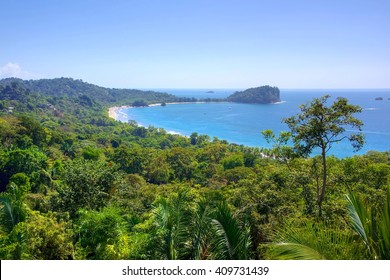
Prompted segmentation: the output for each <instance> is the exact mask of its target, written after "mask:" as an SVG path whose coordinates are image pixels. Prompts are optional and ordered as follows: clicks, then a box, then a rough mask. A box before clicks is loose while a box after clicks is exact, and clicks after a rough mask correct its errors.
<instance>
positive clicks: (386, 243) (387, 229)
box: [379, 188, 390, 260]
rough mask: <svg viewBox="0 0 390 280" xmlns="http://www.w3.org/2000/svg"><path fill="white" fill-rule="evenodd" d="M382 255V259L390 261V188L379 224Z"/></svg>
mask: <svg viewBox="0 0 390 280" xmlns="http://www.w3.org/2000/svg"><path fill="white" fill-rule="evenodd" d="M379 232H380V243H379V244H380V248H379V249H380V255H381V258H382V259H386V260H389V259H390V188H388V189H387V193H386V203H385V206H384V208H383V212H382V215H381V219H380V223H379Z"/></svg>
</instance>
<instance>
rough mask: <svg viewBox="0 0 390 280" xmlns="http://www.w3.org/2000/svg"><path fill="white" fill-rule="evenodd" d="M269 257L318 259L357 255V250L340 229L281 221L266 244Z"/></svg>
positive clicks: (355, 256)
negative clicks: (272, 238) (280, 227)
mask: <svg viewBox="0 0 390 280" xmlns="http://www.w3.org/2000/svg"><path fill="white" fill-rule="evenodd" d="M269 249H270V251H269V253H270V257H271V258H273V259H294V260H312V259H316V260H321V259H359V258H361V257H362V256H361V254H360V253H359V250H358V249H357V248H356V246H353V239H352V238H351V236H350V235H349V234H348V232H345V231H344V230H340V229H334V228H331V227H328V226H327V225H326V224H322V223H320V224H318V223H317V224H313V223H310V222H306V223H304V224H303V225H301V226H295V225H293V224H287V225H285V227H284V229H283V230H280V231H278V232H277V233H276V237H275V242H274V243H272V244H270V246H269Z"/></svg>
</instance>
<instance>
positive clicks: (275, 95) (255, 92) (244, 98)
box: [227, 86, 280, 104]
mask: <svg viewBox="0 0 390 280" xmlns="http://www.w3.org/2000/svg"><path fill="white" fill-rule="evenodd" d="M227 101H230V102H238V103H260V104H267V103H275V102H280V91H279V89H278V88H277V87H270V86H261V87H256V88H249V89H246V90H244V91H237V92H235V93H233V94H232V95H230V96H229V97H228V98H227Z"/></svg>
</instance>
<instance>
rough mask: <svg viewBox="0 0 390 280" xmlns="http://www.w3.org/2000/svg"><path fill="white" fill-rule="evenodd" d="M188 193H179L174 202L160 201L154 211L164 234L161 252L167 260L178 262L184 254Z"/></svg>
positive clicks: (158, 225)
mask: <svg viewBox="0 0 390 280" xmlns="http://www.w3.org/2000/svg"><path fill="white" fill-rule="evenodd" d="M185 201H186V193H185V192H184V191H179V192H178V195H177V197H176V198H175V199H174V200H173V201H167V200H166V199H160V201H159V202H158V204H157V206H156V207H155V208H154V209H153V214H154V218H155V222H156V225H157V227H158V228H159V230H160V233H161V234H162V239H163V242H162V244H161V251H162V253H163V255H164V257H165V258H166V259H169V260H177V259H179V258H180V256H181V255H182V254H183V252H182V249H183V248H184V244H185V240H186V236H187V234H188V232H187V224H188V223H187V220H186V219H187V217H186V211H185V207H184V206H185Z"/></svg>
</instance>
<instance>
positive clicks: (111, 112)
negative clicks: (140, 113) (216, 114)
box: [108, 101, 210, 121]
mask: <svg viewBox="0 0 390 280" xmlns="http://www.w3.org/2000/svg"><path fill="white" fill-rule="evenodd" d="M203 103H210V102H204V101H199V102H170V103H165V104H166V105H180V104H203ZM161 105H162V103H153V104H149V105H148V106H145V107H156V106H161ZM129 108H136V107H134V106H130V105H124V106H114V107H110V108H108V117H110V118H112V119H114V120H116V121H117V120H118V111H119V110H122V109H129Z"/></svg>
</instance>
